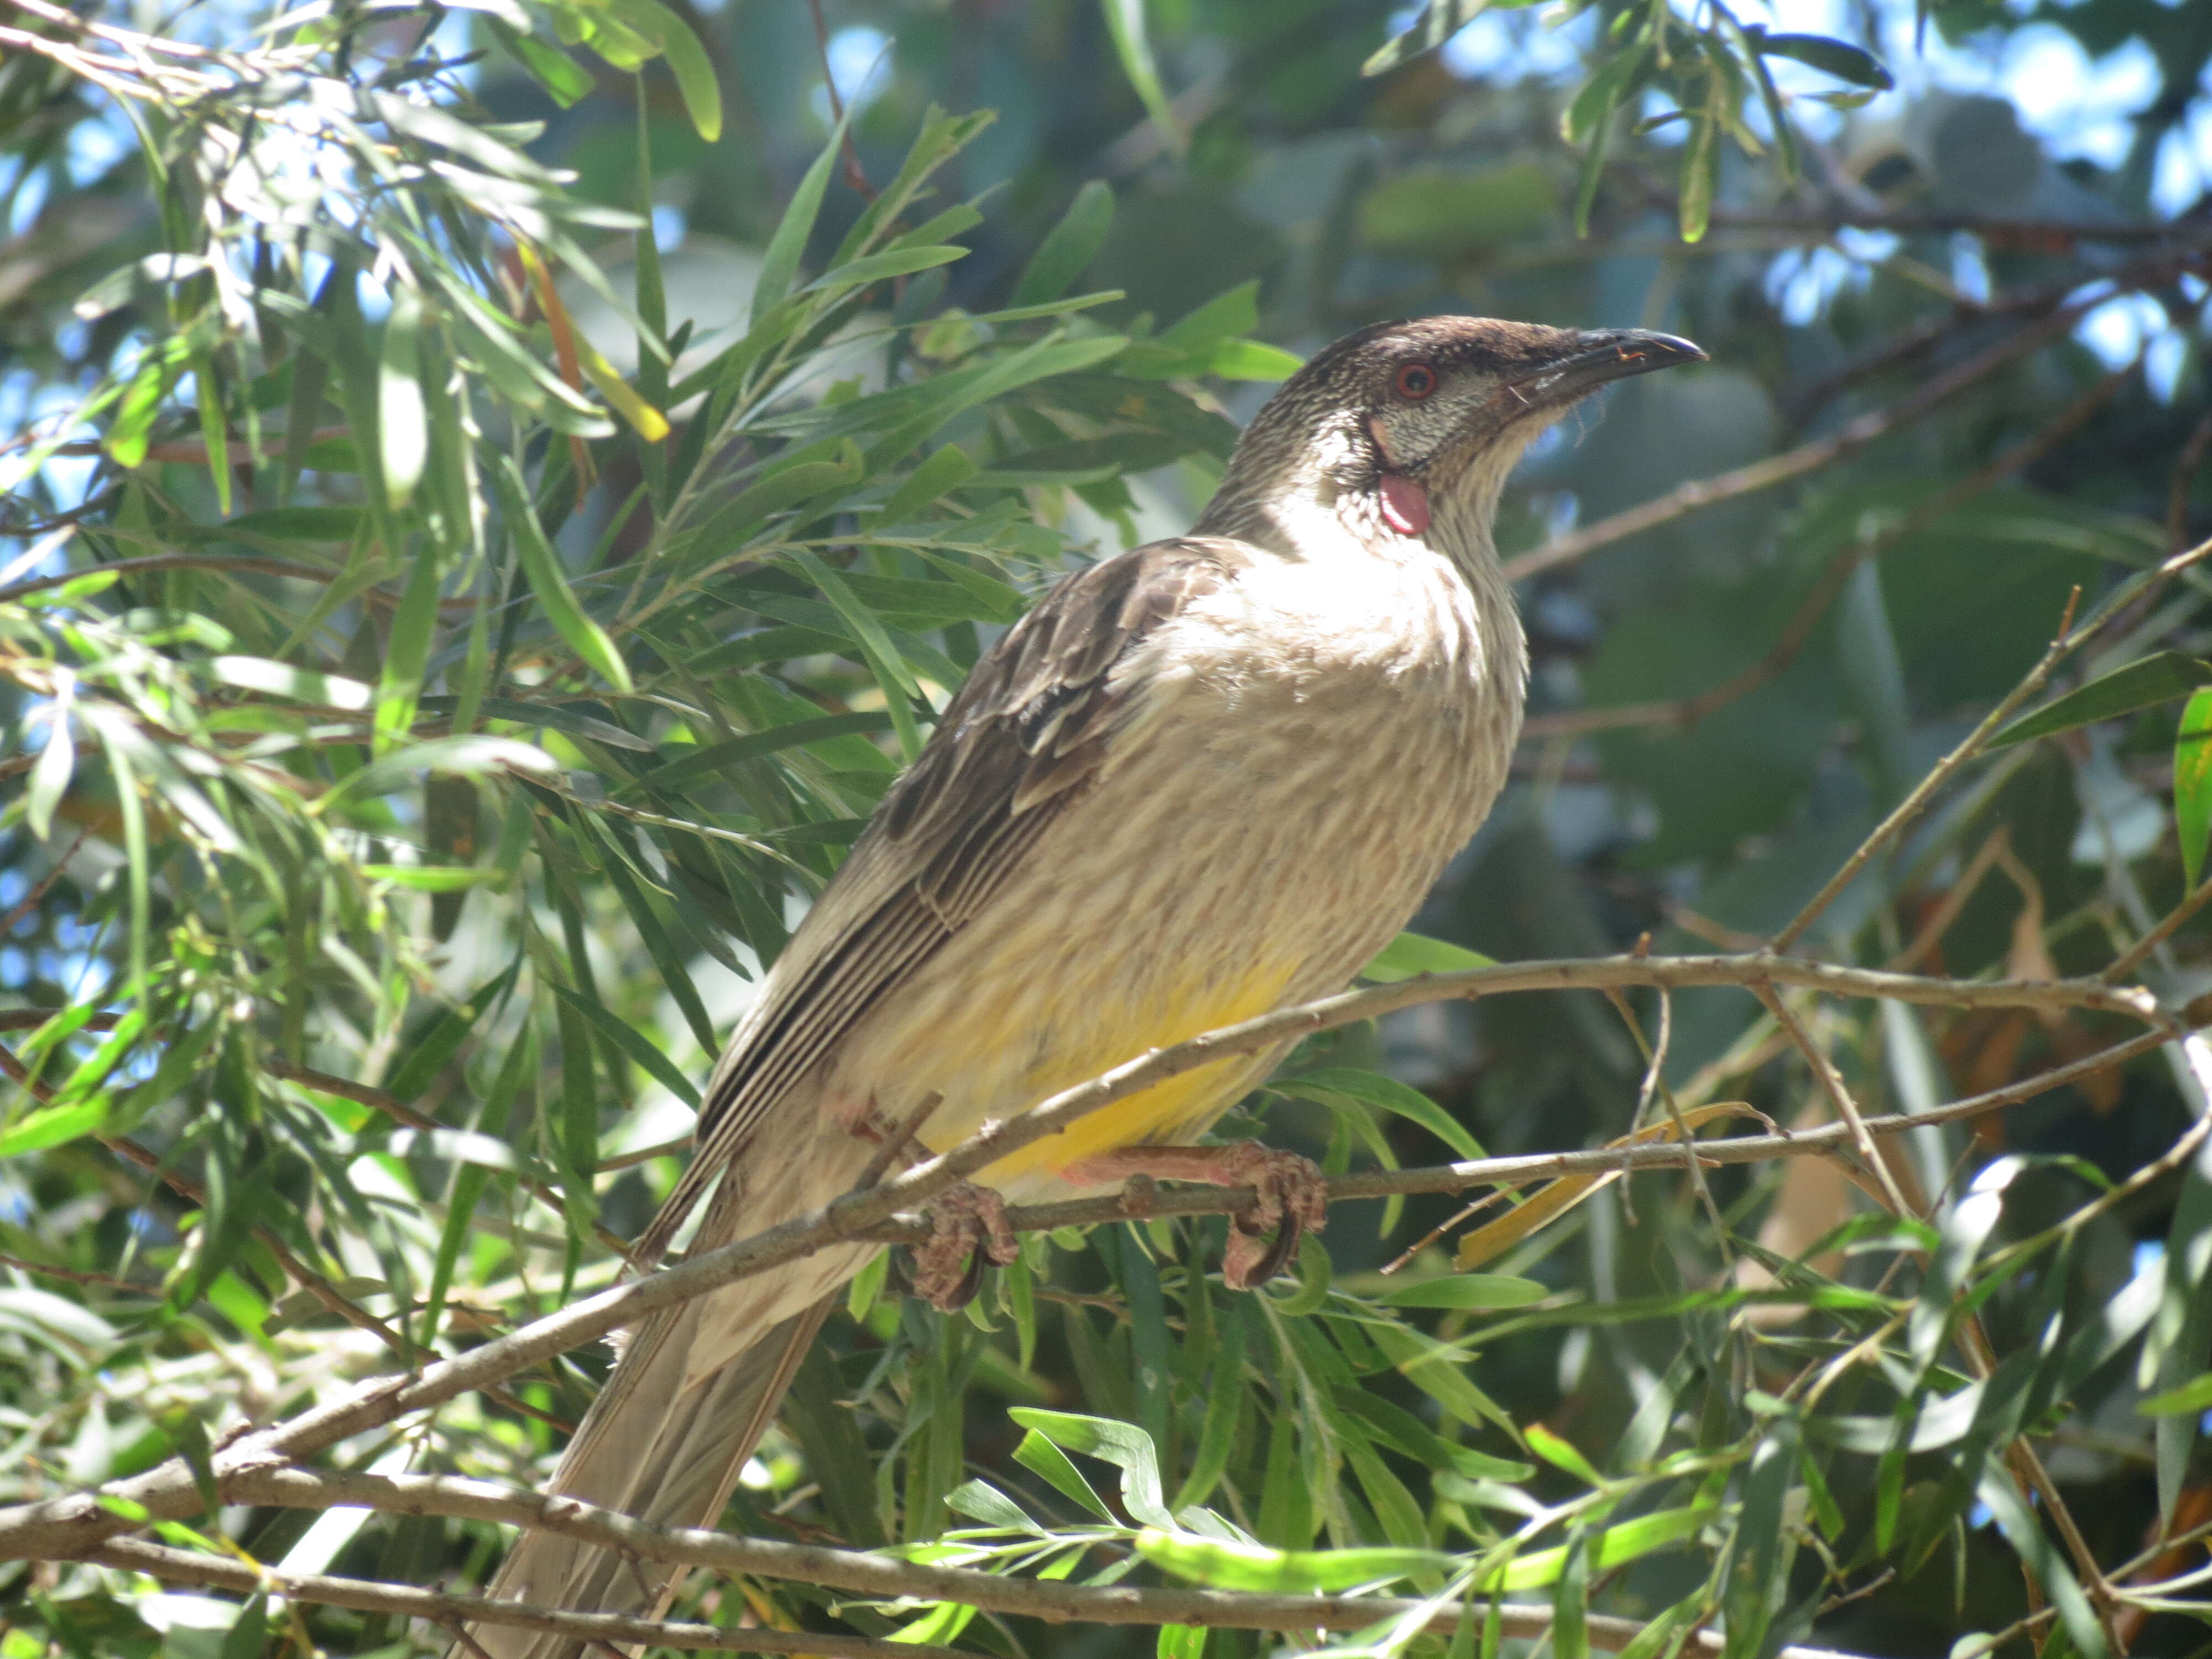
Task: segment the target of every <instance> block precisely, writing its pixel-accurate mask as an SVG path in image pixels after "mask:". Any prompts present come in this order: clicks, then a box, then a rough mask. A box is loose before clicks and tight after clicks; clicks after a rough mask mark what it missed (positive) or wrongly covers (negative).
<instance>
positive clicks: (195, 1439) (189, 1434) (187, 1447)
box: [158, 1406, 222, 1515]
mask: <svg viewBox="0 0 2212 1659" xmlns="http://www.w3.org/2000/svg"><path fill="white" fill-rule="evenodd" d="M158 1421H159V1423H160V1425H161V1437H162V1438H163V1439H165V1440H167V1442H168V1443H169V1449H170V1450H172V1451H173V1452H175V1453H176V1455H178V1456H179V1457H180V1458H182V1459H183V1460H184V1464H185V1468H188V1469H190V1470H191V1473H192V1486H193V1487H194V1488H195V1489H196V1490H197V1492H198V1493H199V1495H200V1509H201V1512H202V1513H203V1514H205V1515H215V1514H217V1513H218V1512H220V1511H221V1510H222V1492H221V1490H220V1489H219V1488H218V1487H217V1486H216V1481H215V1450H214V1448H213V1447H211V1446H210V1444H209V1443H208V1431H207V1425H206V1424H204V1423H203V1422H201V1421H200V1420H199V1419H198V1418H197V1417H195V1416H193V1415H192V1413H191V1412H190V1411H188V1410H186V1409H185V1407H181V1406H179V1407H175V1408H173V1409H172V1410H170V1411H167V1412H164V1413H162V1414H161V1418H160V1419H158Z"/></svg>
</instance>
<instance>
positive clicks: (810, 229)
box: [752, 105, 855, 328]
mask: <svg viewBox="0 0 2212 1659" xmlns="http://www.w3.org/2000/svg"><path fill="white" fill-rule="evenodd" d="M854 107H855V106H852V105H848V106H846V110H845V119H844V120H842V121H840V122H838V123H837V130H836V131H835V132H833V133H831V134H830V135H829V143H827V144H824V145H823V147H822V153H821V154H820V155H817V156H816V157H815V158H814V164H813V165H812V166H811V167H808V168H807V169H806V173H805V177H804V178H802V179H799V188H798V189H797V190H795V191H793V192H792V195H791V204H790V205H789V206H788V207H787V208H785V209H784V210H783V217H782V218H781V220H779V221H778V222H777V223H776V227H775V234H774V235H773V236H770V237H769V240H768V252H766V253H764V254H763V255H762V256H761V270H760V277H759V280H758V281H757V283H755V284H754V286H753V315H752V325H753V327H755V328H758V327H759V326H760V325H762V324H763V322H765V321H767V319H768V314H769V312H771V311H773V310H774V309H775V306H776V302H777V301H780V300H781V299H782V298H783V297H784V296H785V295H787V294H789V293H790V292H791V289H792V284H793V282H794V281H796V279H797V278H798V276H799V258H800V257H801V256H802V255H804V254H805V252H806V239H807V238H808V237H809V236H811V235H812V234H814V221H815V218H816V216H817V215H818V214H820V212H821V211H822V197H823V193H824V192H825V191H828V190H829V174H830V173H831V172H832V171H834V170H835V169H836V165H837V151H838V149H839V148H840V147H841V146H842V144H843V143H844V142H845V124H846V122H847V121H850V120H851V119H852V118H853V110H854Z"/></svg>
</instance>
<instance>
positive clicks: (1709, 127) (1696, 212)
mask: <svg viewBox="0 0 2212 1659" xmlns="http://www.w3.org/2000/svg"><path fill="white" fill-rule="evenodd" d="M1714 79H1715V82H1716V84H1717V82H1718V80H1719V77H1718V76H1715V77H1714ZM1714 95H1715V98H1716V100H1717V98H1718V96H1719V94H1718V92H1717V91H1716V93H1715V94H1714ZM1720 173H1721V122H1720V117H1719V116H1718V115H1717V114H1716V113H1715V112H1713V111H1712V110H1711V109H1710V108H1708V109H1707V110H1706V111H1705V112H1704V113H1702V114H1700V115H1699V116H1698V117H1697V118H1695V120H1694V121H1693V122H1692V125H1691V128H1690V142H1689V143H1687V144H1686V145H1684V146H1683V149H1682V179H1681V205H1680V221H1681V228H1682V240H1684V241H1686V242H1701V241H1703V240H1705V228H1706V227H1707V226H1708V225H1709V224H1711V222H1712V216H1713V192H1714V191H1715V190H1716V189H1717V187H1718V185H1719V184H1720Z"/></svg>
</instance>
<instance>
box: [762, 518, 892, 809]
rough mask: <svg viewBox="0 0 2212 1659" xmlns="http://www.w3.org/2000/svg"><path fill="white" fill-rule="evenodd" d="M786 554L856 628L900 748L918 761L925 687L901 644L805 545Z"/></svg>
mask: <svg viewBox="0 0 2212 1659" xmlns="http://www.w3.org/2000/svg"><path fill="white" fill-rule="evenodd" d="M785 556H786V557H787V558H788V559H789V560H790V561H791V562H793V564H795V565H797V566H798V567H799V568H800V569H801V570H803V571H805V573H806V574H807V575H808V576H809V577H811V579H812V580H813V582H814V585H815V586H816V587H817V588H818V589H819V590H820V591H821V594H822V597H823V599H827V600H829V603H830V605H831V606H832V607H833V608H835V610H836V612H837V614H838V615H839V616H840V617H843V618H844V621H845V625H846V626H847V627H848V628H849V629H852V630H853V637H854V640H856V641H859V643H860V652H861V654H862V655H864V656H865V657H866V658H867V659H868V667H869V670H870V671H872V673H873V674H874V675H875V677H876V683H877V684H878V685H880V686H881V687H882V688H883V693H884V708H886V709H887V710H888V711H889V713H890V717H891V730H892V731H893V732H896V733H897V734H898V742H899V751H900V753H902V755H904V756H905V757H906V762H907V764H908V765H909V766H911V765H913V764H914V762H915V757H916V756H918V755H920V754H921V728H920V727H918V726H915V720H914V702H915V701H918V700H919V699H920V698H921V684H920V682H918V681H917V680H916V679H915V677H914V674H913V671H911V670H910V669H908V667H907V665H906V661H905V659H903V658H902V657H901V656H900V655H899V653H898V647H896V646H894V645H893V644H892V643H891V641H890V635H888V634H886V633H884V625H883V623H882V622H881V621H880V620H879V619H878V617H877V616H876V614H875V613H874V612H873V611H870V610H869V609H868V607H867V606H866V605H863V604H861V603H860V599H859V598H858V597H857V596H856V595H855V594H854V592H853V590H852V589H851V588H850V587H848V586H846V584H845V580H844V578H843V577H842V576H840V575H839V574H837V573H836V571H834V570H832V569H831V568H829V566H828V565H826V564H824V563H823V562H822V561H821V560H820V559H818V558H817V557H815V556H814V555H813V554H811V553H810V552H808V551H807V550H805V548H803V547H793V548H787V549H786V550H785Z"/></svg>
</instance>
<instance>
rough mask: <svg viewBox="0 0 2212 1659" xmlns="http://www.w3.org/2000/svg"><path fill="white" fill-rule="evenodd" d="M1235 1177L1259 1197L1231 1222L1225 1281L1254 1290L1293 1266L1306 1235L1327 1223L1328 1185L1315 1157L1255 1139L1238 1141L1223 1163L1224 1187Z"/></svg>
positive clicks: (1223, 1273) (1223, 1267)
mask: <svg viewBox="0 0 2212 1659" xmlns="http://www.w3.org/2000/svg"><path fill="white" fill-rule="evenodd" d="M1232 1178H1233V1181H1234V1184H1235V1185H1237V1186H1240V1187H1241V1186H1245V1185H1248V1184H1249V1186H1250V1187H1251V1188H1252V1190H1253V1191H1254V1192H1255V1193H1256V1194H1258V1195H1259V1197H1258V1201H1257V1202H1255V1204H1254V1205H1253V1206H1252V1208H1251V1210H1250V1211H1249V1212H1248V1213H1246V1214H1244V1215H1240V1216H1237V1217H1235V1218H1233V1219H1232V1220H1231V1222H1230V1225H1229V1248H1228V1249H1227V1250H1226V1251H1225V1252H1224V1253H1223V1255H1222V1258H1221V1282H1222V1283H1223V1284H1225V1285H1228V1286H1229V1288H1230V1289H1231V1290H1232V1291H1249V1290H1251V1289H1253V1288H1255V1286H1258V1285H1264V1284H1266V1283H1267V1281H1268V1280H1269V1279H1273V1277H1274V1276H1275V1275H1276V1274H1277V1273H1280V1272H1282V1270H1283V1269H1284V1268H1285V1267H1288V1266H1289V1265H1290V1263H1291V1259H1292V1258H1293V1257H1295V1256H1296V1255H1297V1250H1298V1243H1299V1241H1300V1240H1301V1239H1303V1238H1304V1237H1305V1236H1306V1234H1308V1233H1309V1232H1316V1233H1317V1232H1319V1231H1321V1230H1322V1228H1323V1227H1325V1226H1327V1225H1328V1180H1327V1178H1326V1177H1324V1176H1322V1172H1321V1167H1320V1166H1319V1165H1318V1164H1316V1163H1315V1162H1314V1161H1313V1160H1312V1159H1311V1158H1300V1157H1299V1156H1298V1155H1297V1153H1296V1152H1278V1151H1276V1150H1275V1149H1274V1148H1273V1147H1272V1146H1261V1145H1260V1144H1259V1143H1258V1142H1257V1141H1250V1140H1247V1141H1240V1142H1238V1143H1237V1146H1235V1147H1233V1148H1231V1149H1230V1151H1229V1153H1228V1156H1227V1157H1226V1158H1225V1159H1224V1160H1223V1164H1222V1175H1221V1179H1222V1182H1223V1184H1224V1185H1228V1184H1231V1179H1232ZM1271 1234H1272V1235H1273V1237H1272V1238H1271V1237H1269V1235H1271Z"/></svg>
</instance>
